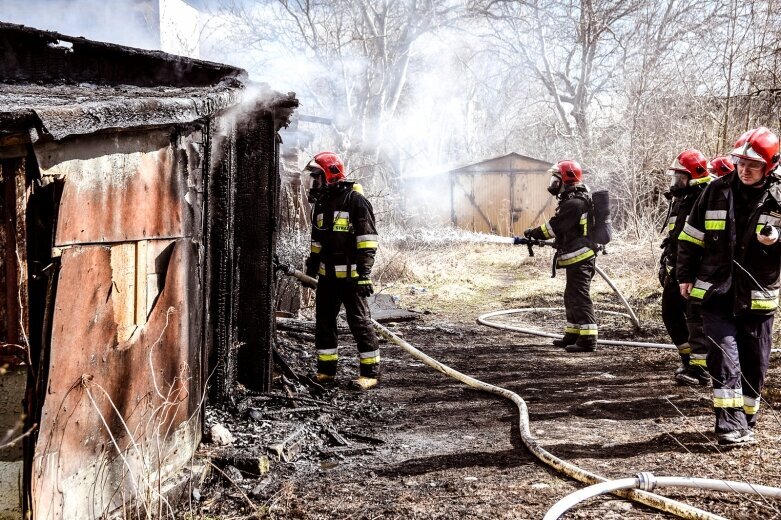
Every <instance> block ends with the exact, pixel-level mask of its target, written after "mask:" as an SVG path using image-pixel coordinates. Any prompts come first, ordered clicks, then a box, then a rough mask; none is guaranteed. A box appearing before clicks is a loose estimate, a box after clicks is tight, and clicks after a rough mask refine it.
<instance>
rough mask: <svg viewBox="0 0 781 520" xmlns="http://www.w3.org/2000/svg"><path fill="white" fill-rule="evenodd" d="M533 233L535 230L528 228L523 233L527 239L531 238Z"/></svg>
mask: <svg viewBox="0 0 781 520" xmlns="http://www.w3.org/2000/svg"><path fill="white" fill-rule="evenodd" d="M532 231H534V228H526V230H525V231H524V232H523V236H525V237H526V238H531V237H532Z"/></svg>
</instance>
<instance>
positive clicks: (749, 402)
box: [743, 395, 760, 415]
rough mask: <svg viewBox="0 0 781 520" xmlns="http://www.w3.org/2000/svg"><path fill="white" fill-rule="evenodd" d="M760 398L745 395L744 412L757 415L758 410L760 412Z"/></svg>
mask: <svg viewBox="0 0 781 520" xmlns="http://www.w3.org/2000/svg"><path fill="white" fill-rule="evenodd" d="M759 403H760V399H759V398H756V399H755V398H753V397H748V396H745V395H744V396H743V412H744V413H746V414H748V415H755V414H756V413H757V412H759Z"/></svg>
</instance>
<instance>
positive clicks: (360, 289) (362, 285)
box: [355, 275, 374, 298]
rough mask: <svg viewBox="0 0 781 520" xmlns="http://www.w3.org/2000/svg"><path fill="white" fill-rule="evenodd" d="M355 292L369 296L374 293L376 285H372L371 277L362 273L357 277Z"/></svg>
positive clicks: (365, 296) (364, 296) (362, 295)
mask: <svg viewBox="0 0 781 520" xmlns="http://www.w3.org/2000/svg"><path fill="white" fill-rule="evenodd" d="M355 287H356V289H355V292H356V293H357V294H358V296H361V297H363V298H368V297H369V296H371V295H372V294H374V286H373V285H372V281H371V278H369V277H368V276H366V275H360V276H358V278H356V279H355Z"/></svg>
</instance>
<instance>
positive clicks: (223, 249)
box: [207, 110, 280, 402]
mask: <svg viewBox="0 0 781 520" xmlns="http://www.w3.org/2000/svg"><path fill="white" fill-rule="evenodd" d="M217 125H218V126H217V129H216V130H215V131H214V132H213V134H212V139H213V143H212V145H211V149H212V153H213V157H214V158H213V160H212V161H213V162H214V163H215V167H214V168H213V174H212V176H211V177H210V179H209V193H210V202H209V205H208V208H209V211H210V218H209V241H210V246H209V248H208V252H207V254H208V258H209V259H208V265H209V273H210V277H211V282H210V283H209V287H210V291H211V294H210V296H209V302H210V309H209V312H208V313H207V315H208V316H209V319H210V320H211V326H210V333H211V334H213V340H212V341H211V342H210V344H211V348H210V355H209V359H210V365H211V366H212V367H213V370H214V377H213V380H214V383H213V385H212V391H213V397H214V398H216V399H218V400H219V401H222V402H230V401H231V399H232V395H233V389H234V386H235V384H236V383H237V382H240V383H242V384H243V385H244V386H246V387H248V388H252V389H255V390H260V391H267V390H269V389H270V387H271V369H272V361H271V360H272V357H271V356H272V344H273V338H274V307H275V295H274V284H273V277H274V269H273V265H272V258H273V256H274V252H275V244H276V242H275V233H276V228H277V216H278V212H279V209H278V199H279V185H280V182H279V143H278V137H277V130H278V128H279V122H278V119H277V116H276V115H275V113H274V112H273V111H267V110H259V111H256V112H255V113H254V114H252V116H251V117H246V118H243V119H242V120H241V121H240V122H238V123H236V122H234V121H231V120H228V121H225V122H219V121H218V122H217ZM239 367H240V368H239Z"/></svg>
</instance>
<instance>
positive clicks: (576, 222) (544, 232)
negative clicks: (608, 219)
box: [531, 186, 596, 267]
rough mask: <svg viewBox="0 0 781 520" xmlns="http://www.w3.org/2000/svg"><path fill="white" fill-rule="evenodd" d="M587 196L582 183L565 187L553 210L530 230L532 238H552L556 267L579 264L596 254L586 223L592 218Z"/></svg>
mask: <svg viewBox="0 0 781 520" xmlns="http://www.w3.org/2000/svg"><path fill="white" fill-rule="evenodd" d="M593 213H594V210H593V207H592V204H591V196H590V195H589V193H588V190H587V189H586V187H585V186H576V187H574V188H569V189H567V190H566V191H565V192H564V193H562V194H560V195H559V205H558V207H557V208H556V213H555V214H554V215H553V216H552V217H551V219H550V220H549V221H548V222H546V223H544V224H543V225H541V226H539V227H536V228H534V229H533V230H532V232H531V237H532V238H537V239H540V240H548V239H551V238H553V239H555V240H556V249H557V251H558V252H557V257H556V267H569V266H571V265H576V264H579V263H580V262H583V261H585V260H588V259H589V258H593V257H594V255H595V254H596V253H595V252H594V247H593V244H592V241H591V239H590V238H589V226H590V225H593V222H594V215H593Z"/></svg>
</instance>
